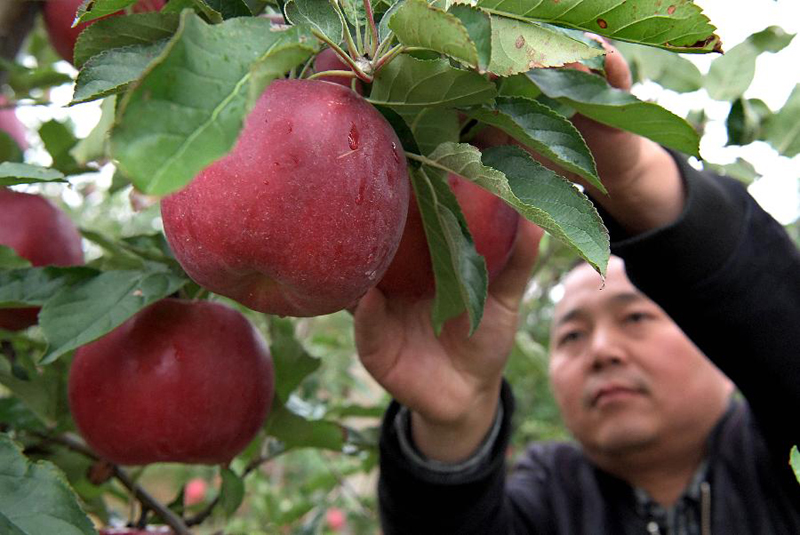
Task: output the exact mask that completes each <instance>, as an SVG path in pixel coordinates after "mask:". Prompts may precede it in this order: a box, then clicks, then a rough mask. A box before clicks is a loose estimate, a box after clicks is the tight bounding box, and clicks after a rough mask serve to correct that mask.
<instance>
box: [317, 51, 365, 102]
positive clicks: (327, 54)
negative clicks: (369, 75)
mask: <svg viewBox="0 0 800 535" xmlns="http://www.w3.org/2000/svg"><path fill="white" fill-rule="evenodd" d="M350 70H352V69H350V66H349V65H348V64H346V63H345V62H343V61H342V60H341V58H340V57H339V56H338V55H337V54H336V52H334V51H333V49H332V48H326V49H325V50H323V51H322V52H320V53H319V54H317V57H316V58H314V72H324V71H350ZM316 80H322V81H323V82H331V83H333V84H339V85H343V86H345V87H352V85H351V84H352V80H353V79H352V78H346V77H344V76H321V77H319V78H316ZM356 93H358V94H359V95H363V94H364V86H363V84H362V83H361V81H360V80H356Z"/></svg>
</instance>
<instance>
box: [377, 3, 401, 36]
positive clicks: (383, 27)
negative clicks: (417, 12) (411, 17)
mask: <svg viewBox="0 0 800 535" xmlns="http://www.w3.org/2000/svg"><path fill="white" fill-rule="evenodd" d="M405 3H406V0H397V1H396V2H394V3H393V4H392V5H391V6H390V7H389V9H387V10H386V13H384V14H383V16H382V17H381V20H380V22H379V23H378V40H379V41H383V40H384V39H386V38H387V37H388V36H389V34H390V33H391V30H390V29H389V23H390V22H391V21H392V17H393V16H394V14H395V13H397V10H398V9H400V8H401V7H403V4H405Z"/></svg>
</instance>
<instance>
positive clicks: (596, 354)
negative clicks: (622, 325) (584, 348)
mask: <svg viewBox="0 0 800 535" xmlns="http://www.w3.org/2000/svg"><path fill="white" fill-rule="evenodd" d="M589 351H590V352H591V353H590V363H591V366H592V369H593V370H595V371H599V370H601V369H603V368H605V367H607V366H619V365H622V364H624V363H625V362H626V361H627V355H626V354H625V349H624V344H623V343H622V337H621V336H620V334H619V333H618V332H616V330H615V329H614V328H613V327H610V326H604V325H598V326H597V327H596V328H595V329H594V332H593V333H592V339H591V344H590V346H589Z"/></svg>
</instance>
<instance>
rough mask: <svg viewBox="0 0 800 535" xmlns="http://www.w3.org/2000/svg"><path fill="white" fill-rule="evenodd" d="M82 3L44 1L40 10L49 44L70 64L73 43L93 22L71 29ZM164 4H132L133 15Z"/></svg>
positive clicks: (151, 0) (150, 0)
mask: <svg viewBox="0 0 800 535" xmlns="http://www.w3.org/2000/svg"><path fill="white" fill-rule="evenodd" d="M83 2H84V0H46V1H45V3H44V7H43V8H42V14H43V15H44V24H45V27H46V28H47V35H48V37H49V38H50V44H52V45H53V48H54V49H55V50H56V52H58V55H59V56H61V57H62V58H64V59H65V60H67V61H69V62H70V63H72V62H73V61H72V52H73V50H74V49H75V42H76V41H77V40H78V36H79V35H80V33H81V32H82V31H83V30H85V29H86V27H87V26H89V25H90V24H92V23H93V22H95V21H93V20H91V21H89V22H82V23H80V24H78V25H77V26H75V27H74V28H73V27H72V23H73V22H74V21H75V14H76V13H77V11H78V8H79V7H80V6H81V4H82V3H83ZM165 3H166V0H139V1H138V2H137V3H136V4H134V6H133V8H132V10H133V12H134V13H145V12H148V11H159V10H160V9H161V8H162V7H164V4H165ZM122 13H123V11H118V12H116V13H112V14H111V15H107V16H109V17H111V16H114V15H121V14H122Z"/></svg>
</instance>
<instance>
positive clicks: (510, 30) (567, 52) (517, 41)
mask: <svg viewBox="0 0 800 535" xmlns="http://www.w3.org/2000/svg"><path fill="white" fill-rule="evenodd" d="M604 53H605V52H604V51H603V50H598V49H597V48H595V47H593V46H589V45H587V44H585V43H582V42H581V41H578V40H576V39H573V38H571V37H570V36H568V35H566V34H564V33H562V32H559V31H555V30H553V29H551V28H547V27H545V26H542V25H540V24H536V23H533V22H526V21H521V20H514V19H509V18H505V17H498V16H493V17H492V59H491V61H490V63H489V71H491V72H493V73H495V74H499V75H501V76H511V75H514V74H518V73H522V72H527V71H529V70H530V69H533V68H536V67H560V66H562V65H565V64H567V63H571V62H575V61H580V60H586V59H591V58H595V57H599V56H602V55H603V54H604Z"/></svg>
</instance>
